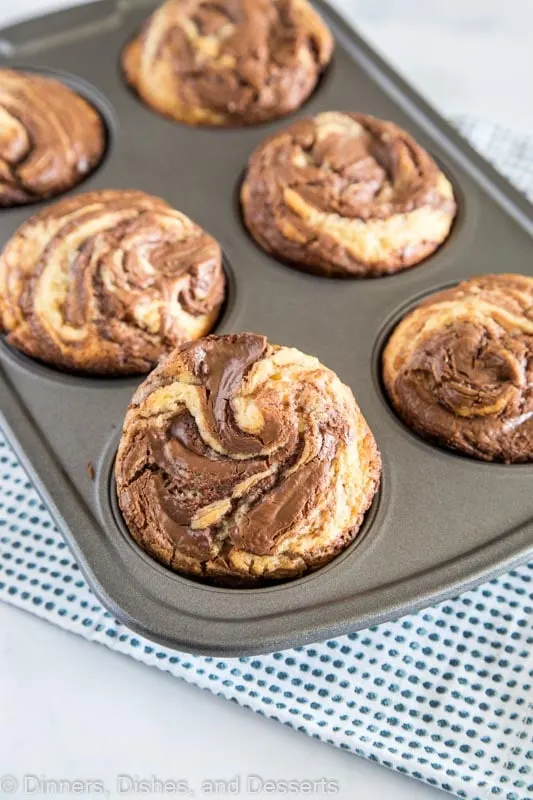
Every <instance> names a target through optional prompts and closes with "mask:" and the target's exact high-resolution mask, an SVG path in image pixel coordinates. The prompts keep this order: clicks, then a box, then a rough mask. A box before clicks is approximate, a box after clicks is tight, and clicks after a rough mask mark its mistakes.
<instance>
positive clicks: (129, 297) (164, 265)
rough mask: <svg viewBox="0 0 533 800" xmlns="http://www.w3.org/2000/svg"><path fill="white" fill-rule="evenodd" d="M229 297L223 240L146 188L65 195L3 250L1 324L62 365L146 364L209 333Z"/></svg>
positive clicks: (107, 369)
mask: <svg viewBox="0 0 533 800" xmlns="http://www.w3.org/2000/svg"><path fill="white" fill-rule="evenodd" d="M223 298H224V272H223V269H222V264H221V251H220V247H219V245H218V243H217V242H216V241H215V240H214V239H213V238H212V237H211V236H209V235H208V234H207V233H206V232H205V231H203V230H202V229H201V228H200V227H199V226H198V225H196V224H195V223H194V222H191V220H190V219H189V218H188V217H186V216H185V215H184V214H181V213H180V212H179V211H175V210H174V209H173V208H171V207H170V206H169V205H168V204H167V203H166V202H165V201H164V200H161V199H160V198H158V197H152V196H150V195H148V194H144V192H139V191H133V190H105V191H100V192H89V193H88V194H82V195H77V196H76V197H71V198H67V199H64V200H61V201H59V202H58V203H55V204H54V205H51V206H49V207H48V208H47V209H46V210H45V211H42V212H41V213H40V214H37V215H36V216H34V217H32V218H31V219H29V220H28V221H27V222H25V223H24V224H23V225H22V226H21V227H20V228H19V229H18V230H17V231H16V232H15V234H14V235H13V237H12V238H11V239H10V241H9V242H8V243H7V245H6V247H5V249H4V251H3V252H2V254H1V255H0V328H1V329H2V330H3V331H5V332H6V333H7V341H8V343H9V344H11V345H13V346H14V347H16V348H18V349H19V350H22V351H23V352H24V353H26V354H28V355H30V356H33V357H34V358H38V359H40V360H42V361H45V362H47V363H49V364H52V365H54V366H56V367H59V368H60V369H66V370H72V371H81V372H85V373H93V374H100V375H105V374H107V375H120V374H122V375H126V374H128V373H138V372H147V371H148V370H149V369H151V368H152V367H153V366H154V365H155V364H156V363H157V361H158V360H159V358H160V356H161V355H163V354H164V353H167V352H168V351H170V350H172V349H173V348H174V347H175V346H176V345H178V344H181V343H182V342H185V341H188V340H189V339H194V338H198V337H200V336H203V335H204V334H205V333H208V332H209V331H210V330H211V329H212V327H213V325H214V324H215V322H216V320H217V317H218V313H219V310H220V306H221V304H222V301H223Z"/></svg>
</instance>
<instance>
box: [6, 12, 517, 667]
mask: <svg viewBox="0 0 533 800" xmlns="http://www.w3.org/2000/svg"><path fill="white" fill-rule="evenodd" d="M154 5H155V4H154V3H153V2H151V3H129V2H120V0H119V1H118V2H117V1H116V0H103V2H98V3H94V4H92V5H90V6H81V7H77V8H74V9H70V10H67V11H62V12H59V13H56V14H52V15H49V16H46V17H42V18H40V19H36V20H31V21H29V22H25V23H22V24H19V25H15V26H13V27H11V28H8V29H5V30H4V31H2V32H0V66H10V67H14V68H24V69H33V70H38V71H41V72H43V73H44V74H52V75H54V76H56V77H57V78H59V79H61V80H64V81H65V82H66V83H68V84H69V85H70V86H72V88H74V89H76V90H77V91H79V92H80V93H81V94H83V95H84V96H85V97H86V98H87V99H88V100H90V101H91V102H92V103H93V104H94V105H95V106H96V107H97V108H98V109H99V110H100V112H101V113H102V114H103V117H104V119H105V121H106V123H107V126H108V132H109V147H108V152H107V156H106V158H105V160H104V161H103V163H102V164H101V165H100V167H99V168H97V170H96V171H95V172H94V173H93V174H92V175H91V176H90V177H89V178H88V179H87V180H85V181H84V182H83V183H82V184H81V185H80V186H79V187H77V188H76V190H75V191H76V192H83V191H89V190H91V189H103V188H138V189H143V190H144V191H146V192H149V193H152V194H156V195H160V196H161V197H164V198H165V199H166V200H167V201H169V202H170V203H171V204H172V205H173V206H175V207H176V208H179V209H180V210H182V211H184V212H185V213H186V214H187V215H188V216H190V217H191V218H192V219H194V220H195V221H196V222H198V223H199V224H200V225H202V226H203V227H204V228H205V229H206V230H208V231H209V232H210V233H211V234H213V235H214V236H215V237H216V238H217V239H218V240H219V241H220V243H221V244H222V247H223V248H224V253H225V264H226V272H227V274H228V278H229V296H228V300H227V303H226V307H225V310H224V313H223V315H222V317H221V319H220V322H219V324H218V327H217V331H218V332H233V331H241V330H253V331H256V332H258V333H264V334H266V335H267V336H268V338H269V339H270V340H271V341H272V342H277V343H280V344H285V345H292V346H295V347H298V348H299V349H301V350H303V351H304V352H308V353H311V354H313V355H316V356H317V357H318V358H319V359H320V360H321V361H322V362H323V363H325V364H326V365H327V366H329V367H331V368H332V369H334V370H335V371H336V372H337V373H338V374H339V376H340V377H341V379H342V380H344V382H346V383H348V384H349V385H350V386H351V387H352V389H353V391H354V393H355V396H356V398H357V400H358V402H359V404H360V406H361V409H362V411H363V413H364V415H365V417H366V418H367V420H368V422H369V424H370V426H371V428H372V430H373V432H374V434H375V436H376V438H377V441H378V444H379V446H380V448H381V451H382V455H383V482H382V487H381V490H380V492H379V495H378V497H377V499H376V500H375V502H374V504H373V506H372V508H371V510H370V512H369V513H368V515H367V518H366V520H365V523H364V526H363V529H362V531H361V533H360V535H359V536H358V537H357V539H356V541H355V542H354V543H353V544H352V545H351V546H350V547H348V548H347V550H346V551H345V552H344V553H342V554H341V555H340V556H339V557H337V558H336V559H335V560H334V561H332V562H331V563H330V564H329V565H327V566H326V567H324V568H322V569H320V570H318V571H317V572H315V573H313V574H310V575H307V576H306V577H303V578H300V579H298V580H295V581H292V582H287V583H282V584H275V585H272V586H269V587H265V588H260V589H244V590H237V589H223V588H219V587H214V586H210V585H206V584H202V583H198V582H196V581H193V580H190V579H188V578H186V577H182V576H180V575H177V574H174V573H172V572H170V571H169V570H167V569H165V568H164V567H162V566H160V565H159V564H158V563H156V562H155V561H153V560H152V559H151V558H150V557H149V556H148V555H146V554H145V553H144V552H143V551H141V550H140V549H139V548H138V547H137V546H136V545H135V543H134V542H133V540H132V539H131V537H130V536H129V535H128V533H127V531H126V529H125V526H124V523H123V521H122V519H121V516H120V512H119V510H118V506H117V503H116V496H115V487H114V481H113V463H114V457H115V452H116V447H117V441H118V437H119V434H120V428H121V424H122V420H123V416H124V412H125V410H126V407H127V404H128V402H129V399H130V397H131V395H132V393H133V391H134V389H135V387H136V385H137V384H138V383H139V381H140V380H141V379H142V378H141V377H140V378H134V379H123V378H122V379H121V378H117V379H98V378H86V377H79V376H73V375H68V374H63V373H60V372H58V371H56V370H54V369H52V368H50V367H47V366H44V365H42V364H39V363H37V362H34V361H32V360H30V359H29V358H27V357H25V356H23V355H22V354H20V353H17V352H15V351H13V350H12V349H10V348H9V347H8V346H7V345H6V344H5V342H1V343H0V366H1V373H0V392H1V396H2V401H1V409H2V418H1V423H2V426H3V427H4V428H5V430H6V431H7V433H8V435H9V438H10V440H11V442H12V444H13V446H14V447H15V449H16V451H17V453H18V454H19V456H20V457H21V458H22V460H23V461H24V463H25V465H26V467H27V468H28V470H29V472H30V474H31V476H32V479H33V480H34V482H35V484H36V486H37V487H38V489H39V491H40V492H41V494H42V496H43V498H44V500H45V502H46V503H47V505H48V506H49V508H50V510H51V512H52V514H53V516H54V518H55V521H56V523H57V525H58V527H59V528H60V530H61V531H62V533H63V534H64V536H65V537H66V539H67V541H68V542H69V544H70V547H71V548H72V551H73V553H74V555H75V557H76V559H77V561H78V563H79V564H80V567H81V569H82V571H83V573H84V574H85V576H86V578H87V580H88V582H89V584H90V585H91V587H92V588H93V590H94V591H95V593H96V594H97V595H98V597H99V598H100V599H101V601H102V603H103V604H104V605H105V606H106V607H107V608H108V609H109V610H110V611H111V612H112V613H113V614H114V615H115V616H116V617H117V618H118V619H119V620H121V621H122V622H124V623H125V624H127V625H128V626H130V627H131V628H133V629H134V630H136V631H139V632H141V633H143V634H144V635H146V636H148V637H149V638H151V639H154V640H155V641H158V642H161V643H163V644H165V645H168V646H171V647H176V648H180V649H183V650H187V651H190V652H200V653H208V654H212V655H214V654H225V655H241V654H248V653H256V652H265V651H271V650H275V649H279V648H283V647H289V646H292V645H296V644H302V643H304V642H309V641H316V640H319V639H325V638H327V637H329V636H333V635H337V634H340V633H346V632H349V631H353V630H356V629H359V628H365V627H368V626H371V625H375V624H377V623H379V622H382V621H384V620H387V619H390V618H393V617H397V616H400V615H401V614H404V613H407V612H410V611H413V610H414V609H416V608H419V607H422V606H426V605H428V604H429V603H433V602H436V601H438V600H441V599H444V598H446V597H448V596H451V595H453V594H455V593H457V592H458V591H460V590H462V589H465V588H468V587H470V586H472V585H474V584H476V583H479V582H480V581H483V580H486V579H488V578H490V577H492V576H495V575H497V574H498V573H501V572H503V571H505V570H508V569H510V568H511V567H513V566H516V565H517V564H519V563H520V562H523V561H525V560H526V559H527V558H528V557H529V556H530V555H531V554H532V552H533V492H532V491H531V487H532V479H533V465H519V466H504V465H500V464H485V463H482V462H478V461H475V460H472V459H468V458H466V457H463V456H460V455H456V454H454V453H452V452H449V451H445V450H440V449H437V448H436V447H433V446H432V445H430V444H428V443H426V442H424V441H422V440H421V439H419V438H417V436H416V435H415V434H413V433H412V432H411V431H410V430H408V429H407V428H406V427H405V426H404V425H403V424H402V423H401V422H400V421H399V420H398V418H397V417H396V416H395V414H394V413H393V412H392V410H391V409H390V407H389V405H388V403H387V400H386V398H385V396H384V394H383V391H382V387H381V382H380V368H379V360H380V353H381V350H382V347H383V344H384V342H385V341H386V338H387V336H388V334H389V333H390V330H391V329H392V327H393V325H394V324H395V323H396V322H397V321H398V320H399V319H400V318H401V316H403V315H404V314H405V312H406V311H407V310H408V309H409V308H410V307H411V306H413V305H414V304H415V303H416V302H417V301H418V300H419V299H420V298H421V297H423V296H425V295H426V294H429V293H431V292H434V291H436V290H438V289H440V288H443V287H445V286H448V285H450V284H453V283H455V282H456V281H458V280H460V279H462V278H466V277H469V276H472V275H476V274H480V273H485V272H498V271H500V272H502V271H515V272H522V273H527V274H533V239H532V237H533V210H532V207H531V206H530V205H529V204H528V203H527V201H526V200H525V198H524V197H522V195H520V194H519V193H518V192H517V191H515V190H514V189H513V188H512V187H511V186H510V185H509V184H508V183H507V182H506V181H505V180H504V179H503V178H502V177H501V176H499V175H498V174H497V173H496V172H495V171H494V170H493V169H492V168H491V167H490V166H489V165H488V164H487V163H486V162H484V161H483V160H482V159H481V158H480V157H479V156H478V155H477V154H476V153H475V152H474V151H473V150H472V149H471V148H470V147H469V146H468V145H467V144H466V142H465V141H464V140H463V139H462V138H461V137H460V136H459V135H458V134H457V133H456V132H455V131H454V130H453V129H452V128H450V127H449V126H448V125H447V124H446V123H445V122H444V121H443V120H442V119H441V118H440V117H439V116H438V115H437V114H436V113H435V112H434V111H433V110H432V109H431V108H430V107H428V106H427V105H426V103H425V102H424V101H423V100H422V99H421V98H420V97H418V95H417V94H416V93H415V92H413V91H412V89H410V88H409V87H408V86H407V85H406V84H405V83H404V82H403V81H402V80H401V78H399V77H398V76H397V75H396V74H395V73H394V72H393V71H392V70H391V69H390V68H389V67H387V65H386V64H385V63H384V62H383V61H382V60H381V59H380V58H379V57H378V56H377V55H376V54H375V53H374V52H373V51H372V50H371V48H369V46H368V45H367V44H365V42H364V41H363V40H361V39H360V37H359V36H358V35H357V34H356V33H354V31H353V30H351V29H350V28H349V27H348V25H347V24H346V23H345V22H343V21H342V19H341V18H340V17H338V16H337V15H336V14H335V13H334V12H333V11H332V10H331V9H330V8H329V7H328V6H327V5H326V4H325V3H323V2H317V3H316V6H317V7H318V9H319V11H320V12H321V13H322V15H323V17H324V19H325V20H326V22H327V23H328V24H329V25H330V27H331V29H332V31H333V33H334V36H335V38H336V41H337V48H336V51H335V55H334V58H333V63H332V65H331V66H330V68H329V69H328V71H327V72H326V74H325V75H324V77H323V79H322V81H321V82H320V85H319V86H318V88H317V89H316V91H315V93H314V94H313V96H312V97H311V98H310V100H309V101H308V102H307V103H306V104H305V106H304V107H303V108H302V109H300V110H299V112H297V113H296V114H293V115H291V116H290V117H288V118H285V119H284V120H280V121H277V122H274V123H270V124H268V125H261V126H257V127H253V128H247V129H240V130H224V129H222V130H215V129H193V128H190V127H186V126H184V125H180V124H177V123H174V122H172V121H170V120H167V119H165V118H163V117H160V116H158V115H157V114H156V113H154V112H152V111H150V110H149V109H148V108H146V107H145V106H143V105H142V104H141V103H140V102H139V100H138V99H137V98H136V97H135V96H134V95H133V94H132V92H131V91H129V89H128V88H127V87H126V86H125V84H124V82H123V80H122V77H121V74H120V69H119V56H120V52H121V49H122V47H123V45H124V43H125V42H126V41H127V40H128V39H129V38H130V37H131V36H132V35H133V33H134V32H135V31H136V30H137V29H138V28H139V26H140V25H141V23H142V22H143V20H144V19H145V18H146V16H147V14H149V13H150V10H151V8H152V7H153V6H154ZM325 110H360V111H364V112H367V113H371V114H375V115H376V116H380V117H384V118H388V119H391V120H393V121H395V122H397V123H399V124H400V125H402V126H403V127H405V128H406V129H407V130H408V131H410V132H411V133H412V134H413V135H414V136H415V137H416V138H417V139H418V140H419V141H420V143H421V144H422V145H423V146H425V147H426V148H427V149H428V150H429V151H430V152H431V153H432V154H433V155H434V156H435V158H436V159H437V160H438V162H439V163H440V165H441V167H442V168H443V169H444V170H445V172H446V174H447V175H448V176H449V177H450V178H451V180H452V181H453V183H454V186H455V190H456V194H457V198H458V201H459V213H458V216H457V219H456V222H455V224H454V228H453V230H452V233H451V235H450V237H449V239H448V241H447V242H446V243H445V244H444V245H443V246H442V247H441V248H440V250H439V251H438V252H437V253H436V254H435V255H433V256H432V257H431V258H429V259H428V260H427V261H426V262H425V263H424V264H422V265H420V266H418V267H414V268H413V269H411V270H408V271H407V272H404V273H400V274H397V275H394V276H391V277H386V278H379V279H371V280H359V281H358V280H348V281H347V280H334V279H327V278H321V277H315V276H313V275H310V274H306V273H304V272H300V271H297V270H294V269H292V268H289V267H288V266H286V265H284V264H282V263H280V262H278V261H277V260H276V259H274V258H271V257H269V256H268V255H267V254H265V253H264V252H262V251H261V250H260V249H259V248H258V247H257V246H256V245H255V244H254V242H253V241H252V240H251V239H250V237H249V236H248V234H247V233H246V231H245V230H244V227H243V225H242V221H241V217H240V211H239V205H238V200H237V198H238V188H239V183H240V180H241V176H242V171H243V168H244V166H245V164H246V160H247V158H248V156H249V155H250V153H251V152H252V150H253V149H254V147H255V146H256V145H257V144H258V143H259V142H260V141H261V140H262V139H263V138H264V137H265V136H266V135H268V134H269V133H270V132H272V131H274V130H277V129H278V128H279V127H280V126H283V125H285V124H287V123H288V122H289V121H290V120H292V119H294V118H297V117H302V116H305V115H307V114H315V113H318V112H320V111H325ZM42 205H43V204H37V205H33V206H31V207H25V208H18V209H10V210H5V211H2V212H0V245H3V244H4V243H5V242H6V241H7V239H8V238H9V236H10V235H11V234H12V233H13V231H14V230H15V228H16V227H17V226H18V225H20V224H21V223H22V222H23V221H24V220H25V219H27V218H28V217H29V216H30V215H31V214H33V213H35V212H36V211H37V210H38V208H39V207H41V206H42Z"/></svg>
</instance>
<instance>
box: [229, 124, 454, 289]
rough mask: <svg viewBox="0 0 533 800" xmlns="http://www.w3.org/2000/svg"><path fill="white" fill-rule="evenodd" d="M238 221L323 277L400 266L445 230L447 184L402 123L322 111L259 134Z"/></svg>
mask: <svg viewBox="0 0 533 800" xmlns="http://www.w3.org/2000/svg"><path fill="white" fill-rule="evenodd" d="M241 200H242V209H243V215H244V221H245V223H246V225H247V227H248V229H249V231H250V233H251V234H252V236H254V238H255V239H256V240H257V241H258V242H259V244H260V245H261V246H262V247H263V248H264V249H265V250H267V251H268V252H270V253H273V254H275V255H277V256H279V257H280V258H282V259H284V260H286V261H289V262H291V263H292V264H295V265H296V266H300V267H302V268H304V269H308V270H310V271H312V272H317V273H319V274H324V275H334V276H354V277H366V276H375V275H381V274H387V273H391V272H397V271H398V270H401V269H405V268H406V267H410V266H413V265H414V264H417V263H418V262H419V261H421V260H422V259H423V258H425V257H426V256H428V255H429V254H430V253H432V252H433V251H434V250H435V249H436V248H437V247H438V245H439V244H441V243H442V242H443V241H444V239H445V238H446V237H447V235H448V233H449V230H450V227H451V224H452V221H453V217H454V215H455V201H454V196H453V189H452V186H451V184H450V182H449V181H448V179H447V178H446V177H445V175H444V174H443V173H442V172H441V171H440V170H439V168H438V166H437V164H436V163H435V162H434V161H433V159H432V158H431V157H430V156H429V155H428V153H427V152H426V151H425V150H424V149H423V148H422V147H420V145H418V144H417V143H416V142H415V140H414V139H413V138H412V137H411V136H410V135H409V134H408V133H407V132H406V131H404V130H402V129H401V128H399V127H398V126H397V125H395V124H394V123H392V122H385V121H383V120H379V119H376V118H375V117H371V116H368V115H365V114H352V113H347V112H342V113H341V112H326V113H322V114H318V115H317V116H316V117H314V118H309V119H304V120H300V121H298V122H295V123H293V124H292V125H290V126H289V127H288V128H286V129H285V130H281V131H278V132H276V133H275V134H274V135H272V136H270V137H269V138H268V139H266V140H265V141H264V142H263V143H262V144H260V145H259V147H258V148H257V149H256V150H255V152H254V153H253V154H252V156H251V158H250V160H249V163H248V168H247V171H246V176H245V179H244V182H243V186H242V191H241Z"/></svg>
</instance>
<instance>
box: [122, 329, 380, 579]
mask: <svg viewBox="0 0 533 800" xmlns="http://www.w3.org/2000/svg"><path fill="white" fill-rule="evenodd" d="M379 476H380V457H379V453H378V450H377V447H376V443H375V441H374V437H373V436H372V433H371V431H370V430H369V428H368V426H367V424H366V422H365V420H364V419H363V417H362V415H361V412H360V411H359V409H358V407H357V405H356V403H355V400H354V398H353V395H352V393H351V391H350V390H349V389H348V387H346V386H344V385H343V384H342V383H341V382H340V380H339V378H338V377H337V376H336V375H335V374H334V373H333V372H331V371H330V370H328V369H326V367H324V366H323V365H322V364H321V363H320V362H319V361H318V360H317V359H316V358H313V357H311V356H307V355H304V354H303V353H300V352H299V351H298V350H294V349H292V348H288V347H278V346H276V345H271V344H269V343H268V342H267V340H266V339H265V337H264V336H259V335H256V334H252V333H240V334H234V335H229V336H209V337H207V338H205V339H202V340H200V341H198V342H193V343H190V344H187V345H184V346H183V347H181V348H179V349H177V350H175V351H174V352H173V353H171V355H170V356H168V357H167V358H166V359H165V360H164V361H162V362H161V364H160V365H159V366H158V367H157V368H156V369H155V370H154V372H152V373H151V374H150V376H149V377H148V378H147V379H146V380H145V382H144V383H143V384H142V385H141V386H140V387H139V389H138V390H137V392H136V393H135V395H134V397H133V400H132V402H131V405H130V407H129V410H128V413H127V415H126V419H125V422H124V429H123V433H122V439H121V442H120V446H119V450H118V456H117V462H116V480H117V490H118V499H119V503H120V507H121V509H122V512H123V514H124V518H125V520H126V523H127V525H128V527H129V530H130V532H131V535H132V536H133V538H134V539H135V540H136V541H137V542H138V544H139V545H140V546H141V547H143V548H144V549H145V550H147V551H148V552H149V553H150V554H151V555H153V556H154V557H155V558H157V559H158V560H159V561H161V562H163V563H164V564H166V565H168V566H169V567H171V568H172V569H175V570H179V571H183V572H186V573H191V574H194V575H203V576H212V577H218V578H221V577H222V578H224V577H225V578H234V579H241V580H245V581H249V582H254V581H257V580H259V579H261V578H287V577H296V576H297V575H301V574H302V573H303V572H305V571H306V570H308V569H314V568H316V567H318V566H320V565H322V564H324V563H326V562H327V561H329V560H330V559H331V558H333V557H334V556H335V555H336V554H337V553H339V552H340V551H341V550H342V549H343V548H344V547H346V545H347V544H348V543H349V542H351V541H352V540H353V539H354V537H355V536H356V534H357V531H358V530H359V527H360V525H361V522H362V519H363V515H364V513H365V511H366V510H367V508H368V506H369V505H370V502H371V500H372V497H373V495H374V493H375V491H376V489H377V486H378V483H379Z"/></svg>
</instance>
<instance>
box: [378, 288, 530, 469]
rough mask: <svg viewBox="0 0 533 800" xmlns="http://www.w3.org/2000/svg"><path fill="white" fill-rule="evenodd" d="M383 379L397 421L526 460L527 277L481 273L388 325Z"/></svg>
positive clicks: (479, 454)
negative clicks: (390, 331)
mask: <svg viewBox="0 0 533 800" xmlns="http://www.w3.org/2000/svg"><path fill="white" fill-rule="evenodd" d="M383 378H384V383H385V388H386V390H387V393H388V395H389V397H390V399H391V402H392V404H393V406H394V407H395V409H396V411H397V412H398V414H399V415H400V416H401V417H402V419H403V420H404V421H405V423H406V424H407V425H409V426H410V427H411V428H413V429H414V430H415V431H417V432H418V433H419V434H421V435H422V436H423V437H425V438H428V439H429V440H430V441H434V442H436V443H438V444H441V445H444V446H445V447H450V448H453V449H455V450H460V451H462V452H464V453H467V454H468V455H471V456H475V457H476V458H480V459H483V460H486V461H504V462H506V463H518V462H530V461H533V278H530V277H526V276H524V275H485V276H482V277H478V278H472V279H471V280H468V281H464V282H462V283H460V284H458V285H457V286H455V287H454V288H452V289H447V290H445V291H443V292H438V293H437V294H435V295H432V296H431V297H429V298H427V299H426V300H425V301H424V302H422V303H421V304H420V305H419V306H418V307H417V308H416V309H415V310H414V311H412V312H411V313H410V314H408V315H407V316H406V317H405V318H404V319H403V320H402V321H401V322H400V324H399V325H398V326H397V328H396V329H395V330H394V332H393V334H392V336H391V338H390V340H389V342H388V343H387V345H386V347H385V350H384V354H383Z"/></svg>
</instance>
